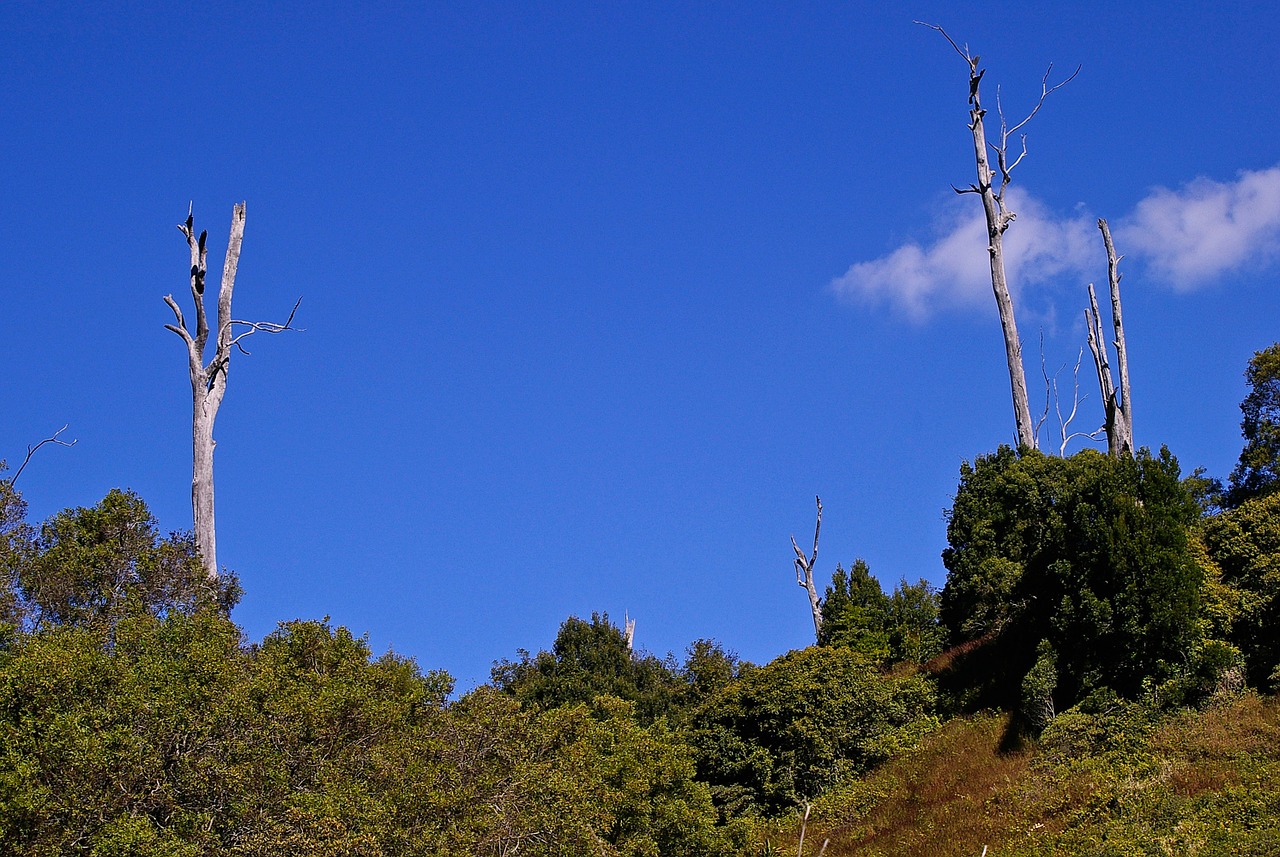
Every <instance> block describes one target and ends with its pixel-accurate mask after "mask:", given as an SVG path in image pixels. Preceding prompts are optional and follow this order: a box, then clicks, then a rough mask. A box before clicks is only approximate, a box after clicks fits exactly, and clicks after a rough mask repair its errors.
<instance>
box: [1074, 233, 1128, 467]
mask: <svg viewBox="0 0 1280 857" xmlns="http://www.w3.org/2000/svg"><path fill="white" fill-rule="evenodd" d="M1098 229H1099V230H1101V231H1102V243H1103V246H1104V247H1106V250H1107V283H1108V285H1110V287H1111V325H1112V328H1113V329H1114V330H1115V339H1113V340H1112V342H1111V344H1112V345H1113V346H1115V349H1116V363H1117V364H1119V369H1120V387H1119V389H1117V388H1116V383H1115V380H1114V379H1113V378H1112V376H1111V363H1110V360H1109V359H1108V355H1109V352H1108V350H1107V343H1106V337H1105V335H1104V334H1103V330H1102V317H1101V315H1100V314H1099V312H1098V298H1097V295H1095V294H1094V291H1093V283H1090V284H1089V307H1088V309H1086V310H1085V311H1084V320H1085V327H1086V328H1087V330H1088V332H1089V333H1088V336H1089V350H1090V351H1091V352H1093V365H1094V367H1095V368H1096V369H1097V370H1098V387H1099V389H1100V390H1101V391H1102V407H1103V409H1104V412H1105V419H1106V422H1104V423H1103V426H1102V427H1103V428H1104V429H1105V430H1106V432H1107V453H1108V454H1109V455H1111V456H1112V457H1113V458H1121V457H1123V456H1132V455H1133V411H1132V400H1131V398H1130V390H1129V353H1128V351H1127V350H1126V348H1125V341H1124V316H1123V315H1122V314H1121V311H1120V276H1121V275H1120V259H1121V258H1123V257H1121V256H1117V255H1116V247H1115V244H1114V243H1112V241H1111V229H1110V227H1108V226H1107V221H1105V220H1102V219H1099V220H1098Z"/></svg>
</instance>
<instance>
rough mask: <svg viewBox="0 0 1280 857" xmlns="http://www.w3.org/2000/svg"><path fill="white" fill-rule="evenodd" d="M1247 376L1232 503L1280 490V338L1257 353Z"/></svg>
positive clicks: (1229, 490) (1230, 498) (1232, 486)
mask: <svg viewBox="0 0 1280 857" xmlns="http://www.w3.org/2000/svg"><path fill="white" fill-rule="evenodd" d="M1244 376H1245V381H1246V382H1247V383H1248V384H1249V394H1248V395H1247V396H1246V397H1245V399H1244V401H1243V402H1241V403H1240V410H1241V412H1242V413H1243V415H1244V418H1243V420H1242V421H1241V423H1240V430H1241V432H1242V433H1243V434H1244V439H1245V445H1244V449H1243V450H1241V451H1240V462H1239V464H1237V465H1236V469H1235V470H1234V471H1233V472H1232V473H1231V482H1230V486H1229V488H1228V491H1227V497H1228V503H1229V504H1230V505H1232V506H1238V505H1240V504H1241V503H1243V502H1244V501H1246V500H1248V499H1251V498H1253V497H1261V496H1264V495H1267V494H1271V493H1273V492H1275V491H1277V490H1280V342H1277V343H1275V344H1274V345H1272V346H1271V347H1269V348H1265V349H1263V350H1262V351H1259V352H1257V353H1256V354H1254V355H1253V359H1251V360H1250V361H1249V367H1248V369H1246V370H1245V373H1244Z"/></svg>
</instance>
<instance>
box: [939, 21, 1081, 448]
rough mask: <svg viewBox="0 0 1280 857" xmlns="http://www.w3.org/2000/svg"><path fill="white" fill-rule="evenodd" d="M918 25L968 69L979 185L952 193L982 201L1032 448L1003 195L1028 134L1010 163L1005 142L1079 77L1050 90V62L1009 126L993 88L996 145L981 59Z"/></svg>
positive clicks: (1019, 406)
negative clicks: (1029, 103) (1023, 112)
mask: <svg viewBox="0 0 1280 857" xmlns="http://www.w3.org/2000/svg"><path fill="white" fill-rule="evenodd" d="M916 23H917V24H921V25H922V26H925V27H928V28H929V29H931V30H937V31H938V32H939V33H941V34H942V36H943V38H945V39H946V40H947V42H948V43H950V45H951V47H953V48H955V51H956V53H958V54H959V55H960V56H961V58H962V59H963V60H964V61H965V63H966V64H967V65H968V66H969V130H970V131H971V132H972V134H973V154H974V159H975V161H976V162H977V167H978V181H977V183H976V184H971V185H969V186H968V187H964V188H960V187H954V186H953V187H952V189H953V190H955V192H956V193H976V194H978V196H980V197H981V198H982V211H983V213H984V214H985V215H986V220H987V237H988V242H987V253H988V255H989V256H990V260H991V288H992V291H993V292H995V297H996V308H997V309H998V310H999V312H1000V328H1001V331H1002V332H1003V334H1004V351H1005V360H1006V362H1007V363H1008V365H1009V387H1010V389H1011V391H1012V393H1013V419H1014V423H1015V425H1016V428H1017V432H1018V445H1019V446H1023V447H1028V448H1032V449H1034V448H1035V447H1036V427H1035V426H1034V425H1033V424H1032V422H1031V405H1030V402H1029V400H1028V398H1027V375H1026V371H1025V370H1024V369H1023V366H1022V341H1021V340H1020V339H1019V338H1018V322H1017V319H1016V318H1015V316H1014V312H1013V299H1012V298H1011V297H1010V295H1009V283H1008V279H1007V278H1006V277H1005V270H1004V233H1005V230H1007V229H1008V228H1009V224H1011V223H1013V221H1014V219H1015V218H1016V217H1017V214H1015V213H1014V212H1013V211H1010V210H1009V207H1008V205H1007V204H1006V203H1005V198H1004V192H1005V191H1006V190H1007V189H1008V187H1009V183H1010V182H1011V181H1013V170H1014V168H1015V167H1017V166H1018V164H1019V163H1021V162H1022V159H1023V158H1025V157H1026V155H1027V135H1026V134H1022V135H1020V138H1019V139H1020V140H1021V143H1022V151H1021V152H1020V153H1018V154H1017V156H1016V157H1015V158H1014V159H1013V162H1012V163H1010V162H1009V138H1010V137H1012V136H1013V135H1014V134H1017V133H1018V132H1019V131H1021V130H1022V129H1023V128H1024V127H1025V126H1026V124H1027V123H1028V122H1030V121H1031V118H1032V117H1033V116H1035V115H1036V113H1038V112H1040V108H1041V106H1043V105H1044V102H1045V99H1046V98H1048V97H1049V94H1050V93H1051V92H1053V91H1054V90H1057V89H1059V88H1061V87H1063V86H1065V85H1066V84H1067V83H1069V82H1070V81H1071V80H1072V78H1074V77H1075V76H1076V75H1077V74H1079V72H1080V69H1079V68H1078V67H1077V68H1076V70H1075V71H1074V72H1073V73H1072V74H1071V77H1068V78H1067V79H1066V80H1064V81H1062V82H1061V83H1058V84H1055V85H1054V86H1049V73H1050V72H1052V71H1053V65H1052V64H1050V66H1049V69H1048V70H1047V71H1045V73H1044V78H1043V79H1042V80H1041V81H1040V100H1039V101H1038V102H1036V106H1035V107H1033V108H1032V109H1031V112H1030V113H1028V114H1027V116H1026V118H1025V119H1023V120H1022V121H1021V122H1019V123H1017V124H1016V125H1014V126H1013V127H1012V128H1010V127H1009V124H1008V122H1006V121H1005V116H1004V111H1003V110H1002V109H1001V108H1000V95H999V90H997V91H996V112H997V114H998V115H999V117H1000V134H999V139H1000V142H999V143H990V142H988V141H987V132H986V126H985V124H984V118H985V117H986V115H987V111H986V110H985V109H984V108H983V107H982V100H981V98H980V96H979V92H978V89H979V84H980V83H981V82H982V76H983V75H984V74H986V73H987V71H986V69H980V68H978V63H979V62H980V61H981V59H982V58H981V57H977V56H971V55H970V54H969V49H968V47H967V46H966V47H965V48H964V49H963V50H962V49H961V48H960V46H959V45H957V44H956V43H955V41H954V40H953V39H952V38H951V36H949V35H947V31H946V30H944V29H942V28H941V27H939V26H938V25H936V24H926V23H924V22H923V21H916ZM988 148H990V149H991V151H992V152H995V155H996V170H992V169H991V161H990V160H989V158H988V157H987V149H988ZM996 171H998V172H999V174H1000V180H999V187H998V188H997V187H996V184H995V174H996Z"/></svg>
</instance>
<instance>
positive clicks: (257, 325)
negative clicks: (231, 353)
mask: <svg viewBox="0 0 1280 857" xmlns="http://www.w3.org/2000/svg"><path fill="white" fill-rule="evenodd" d="M301 304H302V298H298V300H297V302H296V303H294V305H293V309H292V310H290V312H289V317H288V318H287V319H285V321H284V324H278V323H276V322H274V321H241V320H240V319H232V320H231V324H239V325H243V326H244V327H247V328H248V330H246V331H244V332H243V333H240V334H237V335H236V336H233V337H232V338H231V340H230V341H229V342H228V346H231V345H234V346H235V347H236V348H238V349H239V350H240V353H241V354H248V353H249V352H248V351H247V350H246V349H245V347H244V346H243V345H241V344H240V340H242V339H244V338H245V337H246V336H252V335H253V334H255V333H284V332H285V331H286V330H295V331H299V332H301V331H302V330H304V328H301V327H294V326H293V317H294V316H295V315H297V313H298V307H299V306H300V305H301Z"/></svg>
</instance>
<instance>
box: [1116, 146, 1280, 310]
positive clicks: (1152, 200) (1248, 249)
mask: <svg viewBox="0 0 1280 857" xmlns="http://www.w3.org/2000/svg"><path fill="white" fill-rule="evenodd" d="M1116 238H1117V240H1118V241H1119V242H1120V243H1121V245H1122V247H1124V248H1129V250H1128V252H1131V253H1134V254H1138V255H1141V256H1142V257H1143V259H1144V261H1145V262H1146V263H1147V265H1148V266H1149V267H1150V269H1151V271H1152V273H1153V274H1155V275H1156V276H1159V277H1161V278H1164V279H1167V280H1168V281H1169V283H1170V284H1171V285H1172V286H1173V287H1174V288H1177V289H1182V290H1186V289H1191V288H1194V287H1196V286H1199V285H1203V284H1205V283H1208V282H1211V281H1213V280H1215V279H1217V278H1218V277H1219V276H1221V275H1222V274H1224V273H1227V272H1229V271H1233V270H1237V269H1239V268H1241V267H1243V266H1245V265H1247V264H1250V263H1258V262H1265V261H1269V260H1270V259H1272V258H1274V257H1275V256H1276V255H1277V253H1278V252H1280V166H1276V167H1272V168H1271V169H1268V170H1261V171H1257V172H1255V171H1251V170H1245V171H1242V172H1241V173H1240V175H1239V178H1237V179H1236V181H1234V182H1216V181H1212V180H1210V179H1206V178H1198V179H1196V180H1195V181H1192V182H1190V183H1189V184H1187V185H1185V186H1183V187H1182V188H1181V189H1180V190H1177V191H1173V190H1169V189H1168V188H1163V187H1162V188H1156V189H1155V190H1154V191H1153V192H1152V193H1151V194H1150V195H1149V196H1148V197H1147V198H1146V199H1144V200H1142V201H1141V202H1139V203H1138V204H1137V206H1136V207H1135V208H1134V211H1133V213H1132V214H1131V215H1130V216H1128V217H1127V218H1125V219H1124V221H1123V225H1122V227H1121V228H1119V229H1118V230H1117V236H1116Z"/></svg>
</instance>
